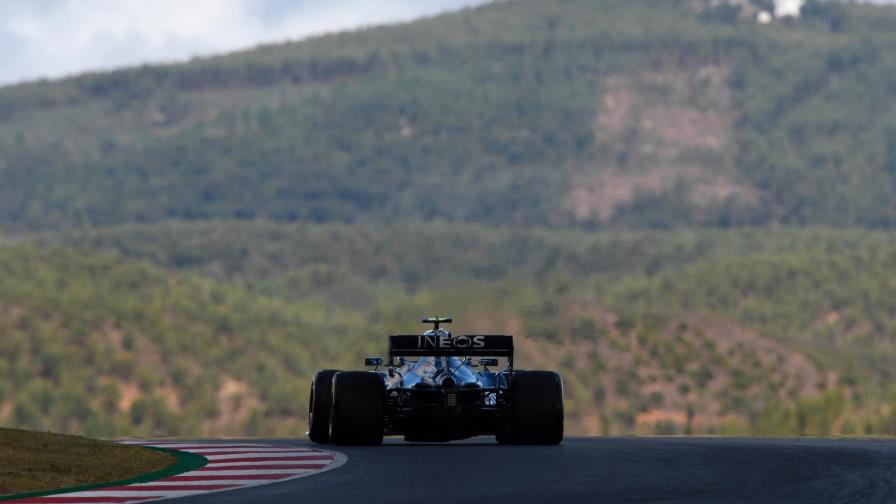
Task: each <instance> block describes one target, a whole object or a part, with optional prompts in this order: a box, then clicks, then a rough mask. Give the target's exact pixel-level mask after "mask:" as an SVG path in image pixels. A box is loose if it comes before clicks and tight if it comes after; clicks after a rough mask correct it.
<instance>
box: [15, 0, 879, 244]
mask: <svg viewBox="0 0 896 504" xmlns="http://www.w3.org/2000/svg"><path fill="white" fill-rule="evenodd" d="M700 5H701V3H700V2H693V1H690V0H687V1H686V0H642V1H637V2H633V1H621V0H607V1H604V2H600V3H595V2H592V1H590V0H564V1H560V2H548V1H540V0H517V1H511V2H497V3H495V4H491V5H486V6H484V7H482V8H479V9H475V10H467V11H463V12H460V13H454V14H446V15H443V16H439V17H436V18H433V19H428V20H423V21H418V22H414V23H410V24H406V25H400V26H391V27H384V28H374V29H370V30H365V31H360V32H353V33H347V34H340V35H333V36H326V37H320V38H316V39H312V40H309V41H305V42H299V43H291V44H283V45H274V46H268V47H262V48H260V49H257V50H253V51H247V52H243V53H238V54H233V55H228V56H222V57H215V58H207V59H199V60H195V61H192V62H190V63H188V64H181V65H167V66H146V67H141V68H138V69H132V70H123V71H118V72H111V73H103V74H92V75H86V76H82V77H77V78H72V79H66V80H63V81H58V82H44V83H33V84H24V85H19V86H14V87H8V88H4V89H0V226H2V227H4V228H8V229H13V230H29V229H47V228H62V227H72V226H76V227H89V226H97V225H109V224H123V223H129V222H156V221H161V220H167V219H172V218H182V219H189V220H196V219H208V218H216V219H230V218H237V219H247V218H257V217H264V218H268V219H274V220H279V221H314V222H331V221H334V222H358V221H360V222H384V221H392V220H395V219H397V218H407V217H412V218H414V219H425V220H429V219H444V220H451V221H464V222H481V223H488V224H495V223H502V224H517V225H526V226H528V225H547V224H550V225H560V226H590V227H600V228H602V227H615V228H631V227H635V228H645V227H647V228H667V227H673V226H674V227H680V226H720V227H728V226H740V225H764V224H771V223H787V224H794V225H805V224H826V225H837V226H847V225H859V226H865V227H889V226H891V224H892V223H893V222H894V216H896V210H894V209H893V208H892V206H891V205H886V204H881V203H880V202H882V201H890V200H892V199H893V196H894V194H893V192H894V187H896V186H894V178H893V166H894V164H896V154H894V153H896V148H894V145H892V144H893V143H894V142H893V141H891V140H892V138H891V137H893V132H894V131H896V124H894V123H893V121H892V117H893V114H888V113H877V112H878V111H887V110H889V108H890V107H892V103H891V102H892V99H891V97H892V96H893V95H894V89H893V88H892V83H893V82H896V55H894V54H893V51H888V50H887V48H888V47H891V46H892V44H893V43H894V42H896V39H894V37H896V35H893V33H894V31H893V29H892V28H893V27H896V9H894V8H891V7H880V6H868V5H840V4H833V3H830V2H825V3H819V2H816V3H812V4H811V6H810V8H808V9H807V10H806V12H805V15H804V17H803V18H802V19H801V20H798V21H792V22H783V21H779V22H775V23H772V24H770V25H767V26H761V25H758V24H756V23H755V22H754V21H753V20H752V19H751V16H750V13H749V12H747V10H744V11H743V12H741V13H740V15H739V17H738V16H732V12H733V13H734V14H738V13H737V12H736V9H735V10H734V11H732V10H731V9H721V10H720V9H719V8H710V7H700Z"/></svg>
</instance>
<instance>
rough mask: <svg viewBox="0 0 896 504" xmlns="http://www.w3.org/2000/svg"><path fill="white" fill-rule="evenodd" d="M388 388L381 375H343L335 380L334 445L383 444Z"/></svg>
mask: <svg viewBox="0 0 896 504" xmlns="http://www.w3.org/2000/svg"><path fill="white" fill-rule="evenodd" d="M384 409H385V384H384V381H383V377H382V376H381V375H380V374H378V373H370V372H366V371H342V372H339V373H336V375H335V376H333V404H332V408H331V410H330V441H332V442H333V443H335V444H340V445H379V444H382V442H383V415H384Z"/></svg>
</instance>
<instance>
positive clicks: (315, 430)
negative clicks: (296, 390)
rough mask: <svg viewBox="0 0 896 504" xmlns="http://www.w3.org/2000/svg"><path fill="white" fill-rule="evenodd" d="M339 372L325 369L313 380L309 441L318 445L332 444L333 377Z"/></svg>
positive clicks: (309, 405) (310, 399)
mask: <svg viewBox="0 0 896 504" xmlns="http://www.w3.org/2000/svg"><path fill="white" fill-rule="evenodd" d="M338 372H339V371H337V370H335V369H324V370H321V371H318V372H317V373H315V374H314V378H313V379H312V380H311V395H310V397H309V400H308V439H310V440H311V441H313V442H315V443H318V444H326V443H329V442H330V409H331V408H332V402H333V376H334V375H335V374H336V373H338Z"/></svg>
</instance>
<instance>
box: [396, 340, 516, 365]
mask: <svg viewBox="0 0 896 504" xmlns="http://www.w3.org/2000/svg"><path fill="white" fill-rule="evenodd" d="M449 355H456V356H470V357H472V356H488V357H507V358H508V359H513V336H507V335H503V334H465V335H462V336H447V335H432V336H425V335H417V334H414V335H404V334H399V335H392V336H389V359H390V360H391V359H392V358H393V357H420V356H449Z"/></svg>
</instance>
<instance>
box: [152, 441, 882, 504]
mask: <svg viewBox="0 0 896 504" xmlns="http://www.w3.org/2000/svg"><path fill="white" fill-rule="evenodd" d="M253 442H264V443H270V444H275V445H276V444H287V443H288V444H292V445H296V444H300V442H297V441H296V440H253ZM326 448H327V449H332V450H335V451H339V452H341V453H344V454H345V455H347V456H348V462H346V464H345V465H343V466H342V467H340V468H337V469H334V470H332V471H327V472H324V473H322V474H319V475H314V476H310V477H307V478H301V479H297V480H293V481H287V482H283V483H277V484H271V485H265V486H260V487H254V488H247V489H242V490H234V491H229V492H223V493H215V494H209V495H204V496H203V495H200V496H195V497H187V498H183V499H175V500H169V501H167V502H177V503H181V502H182V503H190V504H198V503H209V504H210V503H222V504H226V503H237V502H239V503H243V502H251V503H264V504H280V503H284V504H285V503H291V504H292V503H306V502H307V503H320V502H326V503H356V502H391V503H435V502H439V503H441V502H451V503H455V504H460V503H464V502H470V503H474V502H475V503H479V502H514V503H528V502H556V503H560V502H563V503H567V502H594V503H617V502H619V503H628V502H662V503H689V504H690V503H723V502H724V503H731V502H756V503H795V502H799V503H813V504H821V503H834V502H838V503H839V502H855V503H878V502H880V503H896V441H889V440H885V441H880V440H818V439H731V438H696V439H695V438H571V439H566V440H565V441H564V442H563V444H562V445H560V446H547V447H527V446H498V445H496V444H495V443H494V442H493V441H492V440H491V439H489V438H481V439H474V440H471V441H467V442H459V443H450V444H405V443H402V442H400V441H398V440H387V442H386V444H385V445H383V446H381V447H375V448H361V447H358V448H352V447H329V446H328V447H326Z"/></svg>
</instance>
